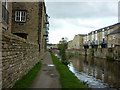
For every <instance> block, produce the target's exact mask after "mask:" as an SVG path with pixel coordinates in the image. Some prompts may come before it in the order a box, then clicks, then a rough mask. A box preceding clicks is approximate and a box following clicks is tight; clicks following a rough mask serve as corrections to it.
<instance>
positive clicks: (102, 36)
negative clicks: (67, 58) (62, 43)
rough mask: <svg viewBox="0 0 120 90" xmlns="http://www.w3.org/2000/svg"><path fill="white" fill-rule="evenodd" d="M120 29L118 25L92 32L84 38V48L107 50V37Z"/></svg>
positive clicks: (119, 24)
mask: <svg viewBox="0 0 120 90" xmlns="http://www.w3.org/2000/svg"><path fill="white" fill-rule="evenodd" d="M118 28H120V23H117V24H114V25H110V26H107V27H104V28H101V29H98V30H95V31H92V32H90V33H88V34H86V35H85V36H84V38H83V39H84V40H83V43H84V48H85V46H87V47H88V46H89V48H93V47H97V48H107V47H109V46H108V41H109V40H108V35H109V33H111V32H113V31H115V30H116V29H118Z"/></svg>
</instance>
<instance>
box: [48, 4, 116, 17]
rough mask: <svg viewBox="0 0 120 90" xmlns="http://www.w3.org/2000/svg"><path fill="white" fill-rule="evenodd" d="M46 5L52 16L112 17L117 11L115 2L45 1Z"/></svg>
mask: <svg viewBox="0 0 120 90" xmlns="http://www.w3.org/2000/svg"><path fill="white" fill-rule="evenodd" d="M46 5H47V7H48V8H47V9H48V13H49V14H50V16H51V17H54V18H78V17H80V18H95V17H112V16H116V15H117V13H118V9H117V8H118V4H117V3H116V2H47V3H46ZM49 11H50V12H49Z"/></svg>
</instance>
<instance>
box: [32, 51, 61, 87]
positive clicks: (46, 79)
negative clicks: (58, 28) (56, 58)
mask: <svg viewBox="0 0 120 90" xmlns="http://www.w3.org/2000/svg"><path fill="white" fill-rule="evenodd" d="M41 62H42V66H41V69H40V71H39V72H38V74H37V76H36V78H35V80H34V81H33V84H32V85H31V87H30V88H61V85H60V81H59V73H58V71H57V70H56V68H55V66H54V64H53V61H52V58H51V55H50V53H49V52H46V53H45V55H44V56H43V59H42V60H41Z"/></svg>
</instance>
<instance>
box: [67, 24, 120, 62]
mask: <svg viewBox="0 0 120 90" xmlns="http://www.w3.org/2000/svg"><path fill="white" fill-rule="evenodd" d="M119 37H120V23H117V24H114V25H110V26H107V27H104V28H101V29H98V30H95V31H92V32H90V33H88V34H85V35H84V36H83V37H82V38H83V40H82V41H80V40H77V39H76V40H74V39H73V40H72V41H70V42H68V46H69V47H68V50H69V49H72V48H73V45H74V49H80V48H84V49H85V51H87V52H88V54H90V53H89V50H90V48H92V49H96V50H95V52H94V55H95V56H97V57H99V56H100V57H103V58H105V57H109V56H110V55H111V57H113V58H114V59H117V60H118V59H120V56H119V55H120V52H119V51H120V38H119ZM78 43H83V45H82V46H81V45H80V44H79V45H77V44H78ZM81 52H83V50H82V51H81ZM102 53H103V54H102ZM108 53H109V55H108ZM84 54H85V53H84Z"/></svg>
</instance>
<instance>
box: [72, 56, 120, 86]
mask: <svg viewBox="0 0 120 90" xmlns="http://www.w3.org/2000/svg"><path fill="white" fill-rule="evenodd" d="M70 61H71V62H72V64H73V67H74V68H75V70H76V71H78V72H82V73H85V74H87V75H88V76H92V77H93V78H96V79H98V80H101V82H104V83H108V84H109V87H111V88H120V73H119V71H120V62H117V61H109V60H105V59H100V58H92V57H85V56H78V57H73V58H71V59H70Z"/></svg>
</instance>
